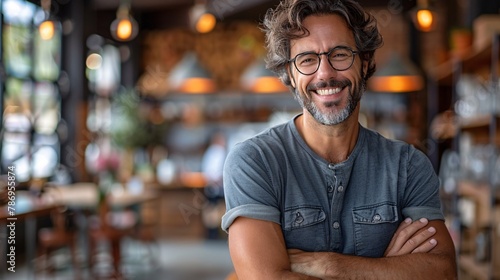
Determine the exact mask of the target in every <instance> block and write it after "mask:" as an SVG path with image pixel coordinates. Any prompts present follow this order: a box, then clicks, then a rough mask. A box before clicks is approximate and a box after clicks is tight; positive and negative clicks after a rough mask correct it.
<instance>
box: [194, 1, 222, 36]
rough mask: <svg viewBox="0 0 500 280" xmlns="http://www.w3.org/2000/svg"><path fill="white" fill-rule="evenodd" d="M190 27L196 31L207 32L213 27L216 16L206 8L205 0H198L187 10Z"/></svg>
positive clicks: (215, 22)
mask: <svg viewBox="0 0 500 280" xmlns="http://www.w3.org/2000/svg"><path fill="white" fill-rule="evenodd" d="M189 18H190V22H191V27H192V28H193V29H194V30H196V31H197V32H198V33H208V32H210V31H212V30H213V29H214V28H215V25H216V24H217V18H216V17H215V15H214V14H212V13H210V12H209V11H208V9H207V3H206V1H205V0H198V1H196V3H195V4H194V6H193V7H192V8H191V10H190V12H189Z"/></svg>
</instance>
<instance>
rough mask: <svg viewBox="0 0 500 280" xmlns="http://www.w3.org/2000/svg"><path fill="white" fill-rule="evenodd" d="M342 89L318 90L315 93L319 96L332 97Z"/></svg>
mask: <svg viewBox="0 0 500 280" xmlns="http://www.w3.org/2000/svg"><path fill="white" fill-rule="evenodd" d="M341 90H342V89H341V88H333V89H318V90H317V91H316V92H317V93H318V94H319V95H332V94H336V93H339V92H340V91H341Z"/></svg>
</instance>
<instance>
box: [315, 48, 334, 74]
mask: <svg viewBox="0 0 500 280" xmlns="http://www.w3.org/2000/svg"><path fill="white" fill-rule="evenodd" d="M320 58H321V60H320V62H319V68H318V71H317V72H316V76H317V78H318V79H320V80H325V81H328V80H330V79H332V78H334V77H336V76H337V70H335V69H334V68H333V67H332V65H331V64H330V61H328V55H326V54H322V55H321V57H320Z"/></svg>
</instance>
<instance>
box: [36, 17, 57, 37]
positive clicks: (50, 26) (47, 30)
mask: <svg viewBox="0 0 500 280" xmlns="http://www.w3.org/2000/svg"><path fill="white" fill-rule="evenodd" d="M54 29H55V27H54V22H53V21H50V20H46V21H44V22H42V23H41V24H40V26H38V32H40V38H42V40H46V41H47V40H50V39H52V37H54Z"/></svg>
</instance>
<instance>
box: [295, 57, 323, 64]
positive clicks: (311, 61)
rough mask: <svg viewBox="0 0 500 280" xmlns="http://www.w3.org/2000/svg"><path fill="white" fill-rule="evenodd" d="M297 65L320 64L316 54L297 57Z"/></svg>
mask: <svg viewBox="0 0 500 280" xmlns="http://www.w3.org/2000/svg"><path fill="white" fill-rule="evenodd" d="M296 61H297V63H298V64H299V65H301V66H308V65H314V64H316V63H317V62H318V56H317V55H316V54H304V55H300V56H298V57H297V60H296Z"/></svg>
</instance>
